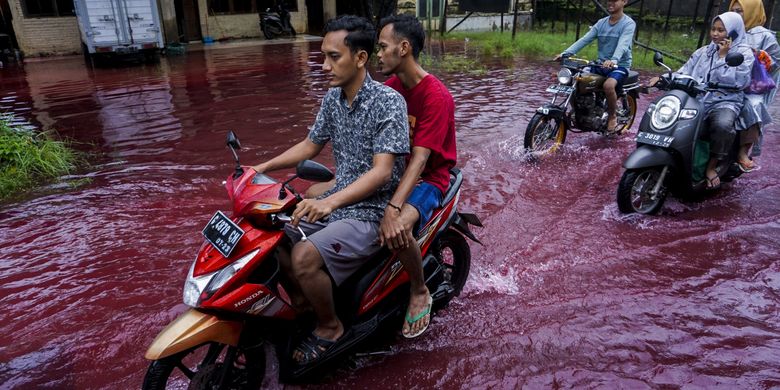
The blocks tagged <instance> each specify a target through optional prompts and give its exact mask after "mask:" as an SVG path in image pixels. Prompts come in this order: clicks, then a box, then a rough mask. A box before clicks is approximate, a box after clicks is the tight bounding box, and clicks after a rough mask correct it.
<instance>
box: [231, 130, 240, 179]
mask: <svg viewBox="0 0 780 390" xmlns="http://www.w3.org/2000/svg"><path fill="white" fill-rule="evenodd" d="M227 146H228V147H229V148H230V151H231V152H232V153H233V159H235V160H236V170H235V172H233V178H234V179H238V178H239V177H240V176H241V175H243V174H244V169H243V168H241V163H240V162H239V161H238V154H237V153H236V150H239V149H241V142H238V137H236V133H234V132H233V130H230V131H228V135H227Z"/></svg>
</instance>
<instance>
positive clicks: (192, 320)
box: [145, 309, 244, 360]
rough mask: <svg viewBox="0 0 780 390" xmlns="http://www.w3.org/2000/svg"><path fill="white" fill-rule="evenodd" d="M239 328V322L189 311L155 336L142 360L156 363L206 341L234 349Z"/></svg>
mask: <svg viewBox="0 0 780 390" xmlns="http://www.w3.org/2000/svg"><path fill="white" fill-rule="evenodd" d="M243 327H244V324H243V322H241V321H232V320H225V319H222V318H219V317H217V316H214V315H211V314H207V313H204V312H202V311H199V310H196V309H190V310H187V311H186V312H184V313H182V315H180V316H179V317H178V318H176V319H175V320H173V322H171V323H170V324H168V326H166V327H165V329H163V330H162V332H160V334H158V335H157V337H156V338H155V339H154V341H153V342H152V345H150V346H149V349H148V350H147V351H146V355H145V357H146V358H147V359H149V360H159V359H162V358H165V357H168V356H171V355H173V354H176V353H179V352H182V351H186V350H187V349H189V348H194V347H197V346H199V345H201V344H204V343H207V342H217V343H222V344H227V345H232V346H236V345H238V339H239V336H241V329H242V328H243Z"/></svg>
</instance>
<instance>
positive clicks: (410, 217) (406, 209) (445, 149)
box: [379, 15, 456, 338]
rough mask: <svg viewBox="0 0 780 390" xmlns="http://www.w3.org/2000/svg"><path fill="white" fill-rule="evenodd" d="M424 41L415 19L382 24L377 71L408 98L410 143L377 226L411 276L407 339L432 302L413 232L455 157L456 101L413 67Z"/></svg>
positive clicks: (435, 201) (445, 182)
mask: <svg viewBox="0 0 780 390" xmlns="http://www.w3.org/2000/svg"><path fill="white" fill-rule="evenodd" d="M424 43H425V32H424V30H423V26H422V24H421V23H420V22H419V21H418V20H417V18H415V17H413V16H410V15H396V16H390V17H387V18H385V19H383V20H382V21H381V23H380V33H379V71H380V72H382V73H383V74H384V75H386V76H388V75H392V77H391V78H390V79H389V80H387V82H386V83H385V84H386V85H387V86H389V87H391V88H393V89H395V90H396V91H398V92H399V93H400V94H401V96H403V97H404V100H406V106H407V111H408V114H409V129H410V139H411V141H412V142H411V145H412V151H411V154H410V155H409V157H408V159H407V166H406V171H405V172H404V175H403V176H402V177H401V182H400V183H399V184H398V188H397V189H396V191H395V194H393V197H392V198H391V199H390V203H388V204H387V207H386V208H385V215H384V217H383V219H382V223H381V224H380V228H379V230H380V233H379V238H380V241H381V243H382V244H383V245H385V244H386V245H387V247H388V248H389V249H391V250H397V251H398V258H399V260H400V261H401V264H403V266H404V268H405V269H406V272H407V273H408V274H409V280H410V283H411V294H410V298H409V307H408V309H407V311H406V320H405V321H404V327H403V330H402V334H403V335H404V336H405V337H408V338H412V337H417V336H419V335H420V334H422V332H424V331H425V329H426V328H427V327H428V324H429V322H430V311H431V304H432V299H431V294H430V292H429V291H428V288H427V287H426V286H425V282H424V280H423V270H422V255H421V254H420V248H419V247H418V246H417V242H416V240H415V239H414V233H416V231H417V230H418V229H419V228H421V227H424V226H425V224H426V223H427V222H428V220H429V219H430V218H431V214H432V213H433V210H434V209H435V208H437V207H438V206H439V204H440V203H441V200H442V196H443V194H444V193H445V192H446V191H447V187H448V186H449V182H450V173H449V171H450V169H451V168H452V167H454V166H455V159H456V150H455V103H454V102H453V100H452V95H450V93H449V91H447V88H446V87H445V86H444V84H442V83H441V81H439V80H438V79H436V77H433V75H430V74H428V73H427V72H426V71H425V70H424V69H423V68H422V67H421V66H420V64H419V63H417V58H418V56H419V55H420V51H421V50H422V48H423V44H424Z"/></svg>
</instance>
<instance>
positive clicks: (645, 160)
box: [623, 145, 674, 169]
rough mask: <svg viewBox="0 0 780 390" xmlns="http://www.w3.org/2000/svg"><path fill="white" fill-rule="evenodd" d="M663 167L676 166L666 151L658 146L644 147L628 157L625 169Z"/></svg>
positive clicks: (640, 147) (624, 165)
mask: <svg viewBox="0 0 780 390" xmlns="http://www.w3.org/2000/svg"><path fill="white" fill-rule="evenodd" d="M663 165H674V158H673V157H672V155H671V154H670V153H669V152H667V151H666V150H664V149H662V148H659V147H657V146H650V145H642V146H639V147H638V148H636V150H634V151H633V152H631V154H629V155H628V158H626V161H625V162H623V168H626V169H638V168H648V167H656V166H663Z"/></svg>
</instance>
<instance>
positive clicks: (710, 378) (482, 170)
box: [0, 42, 780, 389]
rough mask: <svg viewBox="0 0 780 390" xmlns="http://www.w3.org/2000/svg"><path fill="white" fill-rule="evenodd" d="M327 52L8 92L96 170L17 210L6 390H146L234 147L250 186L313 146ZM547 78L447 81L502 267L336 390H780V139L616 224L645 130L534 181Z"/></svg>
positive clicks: (8, 73) (223, 58)
mask: <svg viewBox="0 0 780 390" xmlns="http://www.w3.org/2000/svg"><path fill="white" fill-rule="evenodd" d="M318 52H319V43H316V42H315V43H303V42H302V43H297V44H292V45H290V44H283V45H266V46H262V45H236V46H232V47H229V48H225V49H219V48H214V49H210V50H207V51H193V52H189V53H187V54H186V55H184V56H180V57H169V58H163V59H162V62H161V63H160V64H159V65H148V66H131V67H124V68H118V69H95V70H89V69H87V68H85V67H84V65H83V60H81V59H80V58H67V59H57V60H49V61H43V62H31V63H28V64H27V65H26V66H25V68H24V69H23V70H20V69H15V68H5V69H0V77H1V78H0V87H2V89H0V108H2V109H3V110H6V111H13V112H15V113H17V114H18V115H20V116H21V117H23V118H25V119H26V120H28V121H30V122H31V123H33V124H35V125H37V126H44V127H51V128H54V129H56V130H57V131H58V132H59V133H60V134H62V135H63V136H66V137H69V138H72V139H75V140H76V141H78V142H81V143H83V146H82V148H83V149H86V150H97V151H99V152H100V157H97V158H96V159H97V165H96V166H94V167H93V168H92V169H91V170H90V171H89V172H87V173H83V174H80V175H76V176H73V177H69V178H66V182H70V183H82V184H81V185H78V186H76V187H75V188H69V186H65V185H62V184H60V185H56V186H52V187H48V188H46V189H44V191H40V192H36V193H35V194H32V195H28V196H25V197H23V198H21V199H17V200H16V201H14V202H13V203H10V204H6V205H4V206H2V208H0V259H2V261H0V306H1V307H2V311H0V387H2V388H32V387H46V388H86V389H102V388H118V389H129V388H137V387H138V386H139V385H140V383H141V380H142V378H143V375H144V372H145V369H146V366H147V362H146V361H145V360H144V359H143V354H144V351H145V348H146V346H147V345H148V344H149V343H150V342H151V341H152V339H153V338H154V336H155V335H156V334H157V332H158V331H159V330H160V329H162V327H163V326H164V325H165V324H167V323H168V322H169V321H171V320H172V319H173V318H175V316H176V315H177V314H179V313H180V312H182V311H183V310H184V309H185V306H184V305H183V304H182V303H181V289H182V285H183V280H184V275H185V272H186V270H187V268H188V267H189V265H190V262H191V261H192V260H193V258H194V256H195V252H196V249H197V248H198V246H199V244H200V242H201V236H200V229H201V228H202V226H203V225H204V224H205V223H206V222H207V220H208V218H209V216H211V214H212V213H213V212H214V211H215V210H217V209H223V210H226V209H227V200H226V196H225V194H224V190H223V188H222V187H221V184H220V183H221V181H222V180H223V179H224V178H225V177H226V176H227V175H228V174H229V173H230V172H231V168H232V166H231V159H232V157H231V156H230V155H229V153H228V151H227V150H226V148H225V147H224V137H225V133H226V131H227V130H228V129H231V130H235V131H236V133H237V134H238V135H239V137H240V139H241V142H242V145H243V146H244V150H243V151H242V153H241V156H242V157H243V159H244V160H243V161H244V162H246V163H250V162H251V163H254V162H259V161H261V160H263V159H265V158H268V157H270V156H273V155H275V154H276V153H278V152H280V151H281V150H283V149H285V148H286V147H288V146H290V145H292V144H294V143H295V142H297V141H298V140H300V139H301V138H302V137H303V136H304V135H305V134H306V131H307V126H308V125H309V124H311V122H312V121H313V118H314V114H315V113H316V110H317V107H318V104H319V99H320V98H321V97H322V96H323V94H324V91H325V88H326V84H325V78H324V76H323V74H322V72H321V69H320V66H319V61H320V56H319V53H318ZM554 71H555V69H554V68H553V66H552V65H550V64H547V63H544V64H540V63H532V62H526V61H518V62H516V63H514V64H503V65H498V64H495V65H491V66H490V67H489V68H488V70H487V73H473V74H472V73H452V72H450V73H447V72H438V75H439V76H440V78H441V79H442V80H444V81H445V83H446V84H447V85H448V86H449V87H450V89H451V91H452V93H453V95H454V97H455V101H456V105H457V113H456V116H457V121H458V122H457V125H458V148H459V156H458V158H459V161H458V164H459V166H461V167H462V168H463V171H464V173H465V175H466V177H467V180H466V183H465V185H464V189H463V194H462V206H461V208H462V209H463V210H466V211H470V212H475V213H477V214H479V215H480V216H481V217H482V219H483V221H484V222H485V226H486V227H485V228H484V229H481V230H479V231H478V232H477V233H478V235H479V236H480V237H481V239H482V240H483V242H484V243H485V246H479V245H473V246H472V251H473V260H472V273H471V277H470V279H469V281H468V283H467V285H466V288H465V290H464V292H463V294H462V295H461V296H460V297H459V298H457V299H455V300H454V301H453V302H452V304H451V305H450V306H449V308H447V309H446V310H444V311H442V312H441V313H440V315H439V316H437V317H436V318H434V321H433V325H432V328H431V330H430V332H429V333H427V334H426V335H425V336H423V337H421V338H419V339H416V340H412V341H406V340H399V341H398V342H397V343H396V344H394V345H393V346H392V349H391V350H390V353H389V354H387V355H384V356H379V357H376V356H374V357H363V358H357V359H355V361H354V364H352V365H349V366H347V367H343V368H341V369H339V373H338V375H336V376H334V377H331V378H326V379H325V380H324V382H323V386H324V387H329V388H341V387H344V386H349V387H359V388H367V387H390V386H392V387H404V388H431V387H437V388H473V387H493V388H517V387H520V386H527V387H530V388H537V387H543V388H550V387H564V388H568V387H604V388H659V387H661V388H676V387H678V386H685V387H687V388H717V387H721V388H737V387H738V388H770V387H777V386H780V313H779V312H778V309H779V308H780V306H779V302H778V301H779V300H780V253H779V252H780V244H779V243H778V241H777V237H778V234H779V233H780V217H779V216H778V215H780V181H778V175H779V174H780V139H779V138H778V136H777V127H775V126H770V128H769V132H768V134H767V137H766V143H765V147H764V155H763V156H762V157H761V158H760V160H759V162H760V164H761V165H763V169H762V170H761V171H759V172H756V173H751V174H749V175H745V176H743V177H742V178H740V179H738V180H737V181H736V182H734V183H733V184H731V185H728V186H726V188H724V190H722V191H720V192H719V193H718V194H716V195H714V196H712V197H710V198H709V199H706V200H704V201H701V202H695V203H694V202H679V201H676V200H671V199H670V200H669V201H668V202H667V204H666V206H665V207H664V209H663V211H662V213H661V215H659V216H654V217H647V216H622V215H621V214H620V213H619V212H618V211H617V206H616V204H615V190H616V187H617V182H618V179H619V176H620V174H621V162H622V160H623V158H624V157H625V156H626V155H627V154H628V153H629V152H630V151H631V150H632V148H633V146H634V143H633V141H632V139H633V133H634V132H635V129H634V130H632V134H631V135H628V136H625V137H623V138H621V139H617V140H615V139H606V138H603V137H600V136H597V135H593V134H570V135H569V137H568V139H567V144H566V147H565V149H564V150H563V152H562V153H559V154H558V155H556V156H553V157H551V158H548V159H545V160H544V161H542V162H541V163H539V164H535V165H532V164H529V163H527V162H526V161H525V159H524V158H523V153H522V133H523V130H524V128H525V125H526V124H527V122H528V120H529V119H530V117H531V115H532V113H533V110H534V108H536V107H538V106H539V105H540V104H541V103H542V102H543V101H545V100H546V99H547V96H546V94H545V93H544V92H543V89H544V87H546V86H547V84H548V82H549V81H550V80H549V79H548V75H549V74H550V73H551V72H554ZM648 100H649V98H648V97H644V96H643V99H642V100H640V106H639V109H640V114H641V113H642V112H644V109H645V107H646V106H647V103H648ZM771 111H772V112H774V113H775V115H776V116H777V115H779V114H780V110H778V107H777V106H775V107H772V110H771ZM637 122H638V121H637ZM321 160H322V161H324V162H325V163H327V164H329V163H330V162H331V159H330V157H325V158H323V159H321ZM282 176H283V174H280V175H279V176H278V177H282ZM83 179H88V181H87V182H86V184H83V182H84V181H86V180H83ZM267 385H269V386H270V387H279V385H278V384H277V382H276V380H275V379H273V380H270V381H269V382H267Z"/></svg>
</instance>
